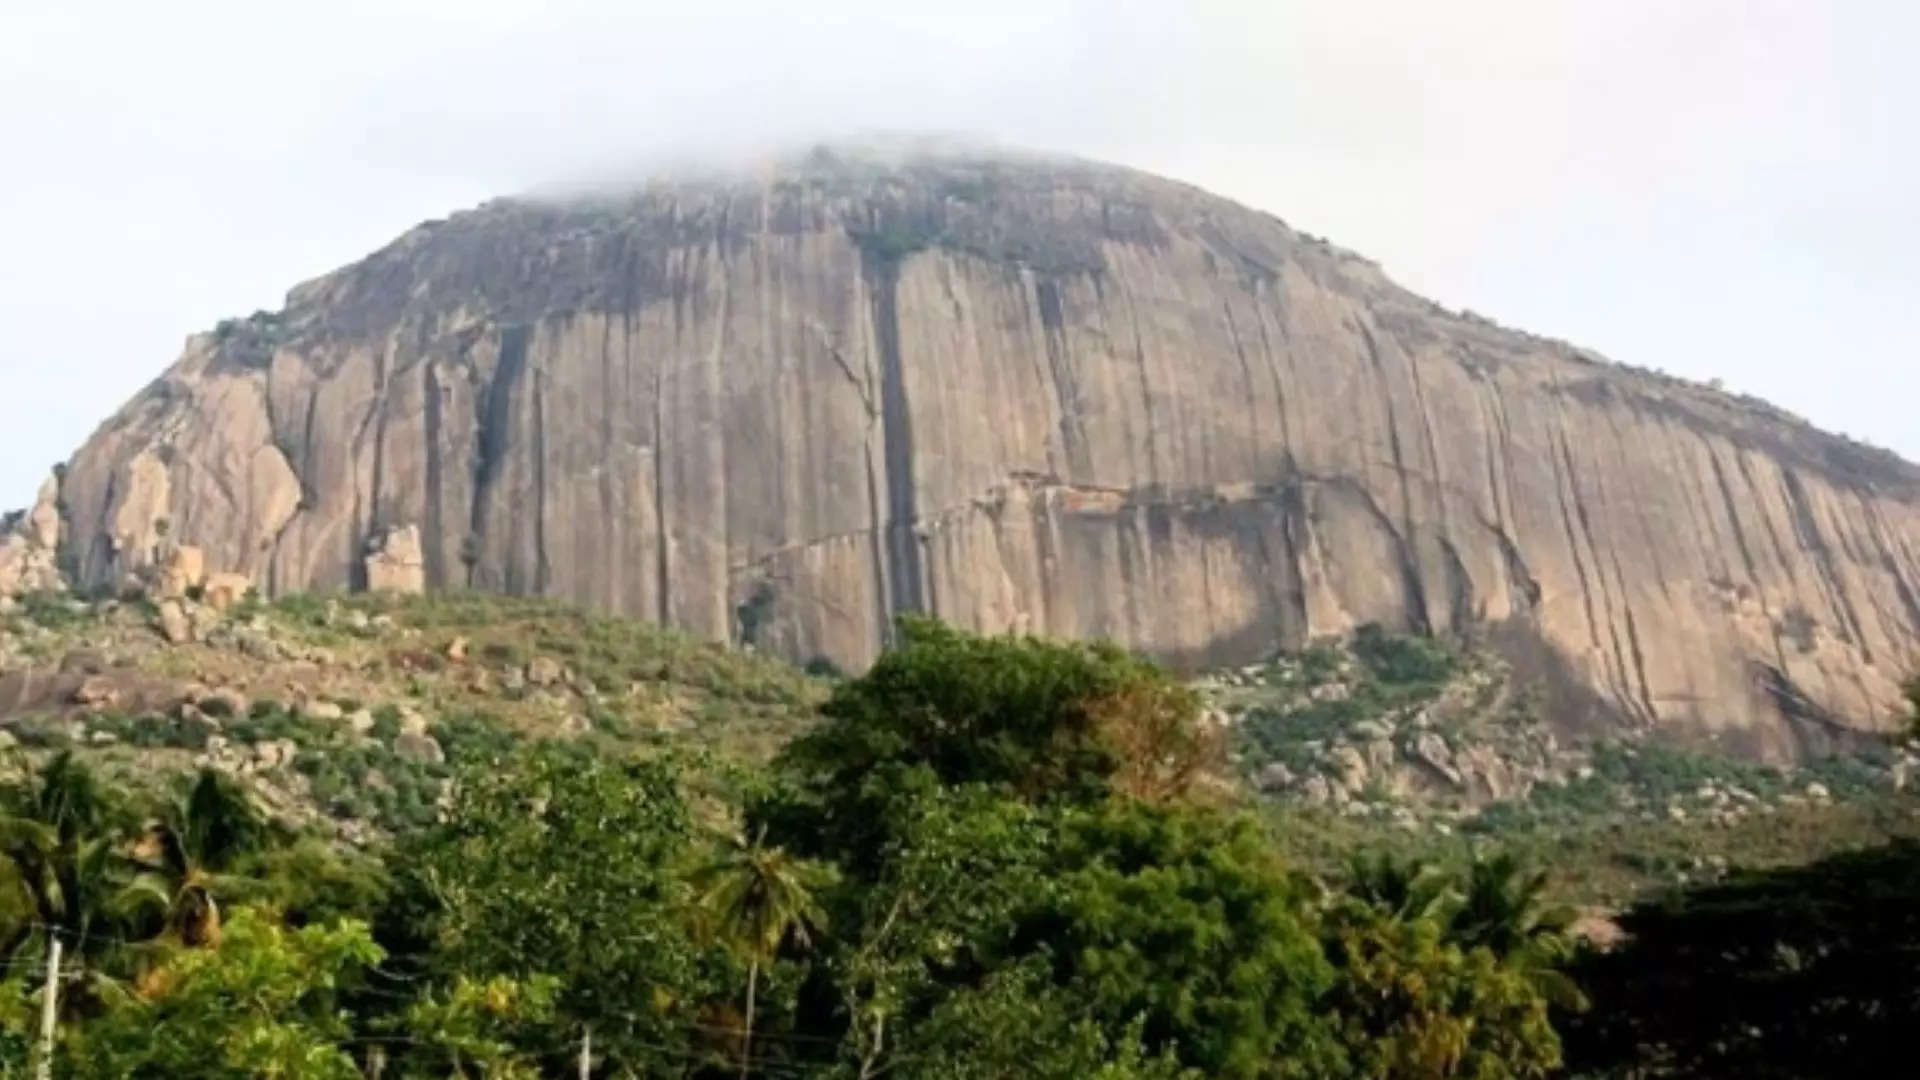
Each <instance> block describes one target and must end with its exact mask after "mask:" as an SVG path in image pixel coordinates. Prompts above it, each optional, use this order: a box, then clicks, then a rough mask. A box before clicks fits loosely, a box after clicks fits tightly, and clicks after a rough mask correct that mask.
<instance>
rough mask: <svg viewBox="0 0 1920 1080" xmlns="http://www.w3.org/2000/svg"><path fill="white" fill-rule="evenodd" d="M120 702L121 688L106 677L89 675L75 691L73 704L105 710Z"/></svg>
mask: <svg viewBox="0 0 1920 1080" xmlns="http://www.w3.org/2000/svg"><path fill="white" fill-rule="evenodd" d="M119 700H120V690H119V688H118V687H116V686H114V685H113V680H112V679H109V678H107V677H106V676H104V675H89V676H87V677H86V678H85V679H83V680H81V683H80V685H79V686H77V687H74V690H73V703H74V704H75V705H80V706H84V707H86V708H89V709H104V708H107V707H108V706H110V705H114V704H116V703H118V702H119Z"/></svg>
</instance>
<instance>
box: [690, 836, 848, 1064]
mask: <svg viewBox="0 0 1920 1080" xmlns="http://www.w3.org/2000/svg"><path fill="white" fill-rule="evenodd" d="M765 839H766V837H765V834H764V832H763V833H762V834H761V835H759V836H757V837H755V839H754V840H753V841H752V842H750V843H749V842H747V841H744V840H738V839H736V840H733V841H732V842H731V843H730V844H729V845H728V847H727V848H726V849H725V850H724V851H723V852H722V853H721V855H720V856H719V857H718V858H717V859H715V860H714V861H713V862H711V863H709V864H708V865H707V866H705V867H703V868H701V869H700V871H699V872H698V873H697V874H696V877H695V882H696V884H697V885H698V886H699V887H700V888H701V889H702V890H703V891H702V892H701V895H700V899H699V908H700V911H701V913H702V916H703V918H704V919H705V920H706V923H707V930H708V932H709V934H711V935H713V936H715V937H717V938H718V939H719V940H721V941H723V942H725V943H726V945H727V947H728V948H730V949H731V950H732V951H733V952H734V953H735V954H736V955H739V956H740V957H742V958H743V959H745V960H746V962H747V1016H746V1027H745V1035H744V1045H743V1048H742V1051H741V1055H740V1076H741V1077H742V1080H745V1077H746V1076H747V1075H748V1073H749V1071H750V1069H751V1067H752V1064H753V1009H754V1003H755V1002H754V998H755V995H756V994H757V993H758V991H759V988H760V969H761V968H762V967H763V966H765V965H768V964H771V963H772V962H773V958H774V955H775V954H776V953H778V952H779V951H780V946H781V943H782V942H784V941H786V940H787V939H788V938H789V937H791V938H792V939H793V941H794V942H795V944H797V945H799V946H800V947H801V948H808V947H810V946H811V944H812V937H811V935H812V934H814V933H816V932H818V931H819V930H821V929H823V928H825V926H826V924H827V916H826V913H825V912H824V911H822V910H821V908H820V905H819V903H818V902H817V901H816V900H815V899H814V896H813V894H814V890H815V889H817V888H819V887H820V886H821V885H822V884H823V883H824V882H825V881H826V879H827V875H826V872H825V869H824V868H823V867H821V866H819V865H818V864H814V863H808V862H806V861H804V860H801V859H796V858H794V857H793V856H791V855H789V854H787V853H786V852H785V851H783V850H782V849H780V848H777V847H768V846H766V843H765Z"/></svg>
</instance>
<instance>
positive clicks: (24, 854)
mask: <svg viewBox="0 0 1920 1080" xmlns="http://www.w3.org/2000/svg"><path fill="white" fill-rule="evenodd" d="M127 821H128V815H127V812H126V808H125V805H124V802H123V801H121V800H118V799H116V798H114V796H113V794H112V793H111V792H110V791H109V790H108V789H106V788H105V787H103V786H102V785H101V784H100V782H99V781H98V779H96V778H95V776H94V774H93V773H92V771H91V770H89V769H87V768H86V767H85V766H84V765H81V764H80V763H79V762H77V761H76V760H74V758H73V756H72V754H70V753H62V754H59V755H57V756H55V757H54V758H52V759H50V760H49V761H47V762H46V763H45V764H44V765H42V766H41V767H40V768H39V770H38V771H37V772H34V773H30V774H28V776H27V777H25V778H24V779H23V780H21V781H18V782H16V783H12V784H8V785H6V786H5V787H4V788H0V854H4V855H5V857H6V859H7V861H8V863H10V864H11V866H12V870H13V873H14V876H15V878H16V880H17V881H18V882H19V886H20V888H21V889H22V890H23V891H24V892H25V894H26V897H27V900H28V902H29V904H30V906H31V909H32V913H33V917H34V920H35V922H33V923H25V924H22V925H20V926H17V927H13V928H10V933H9V936H8V938H7V941H6V944H5V948H4V954H5V955H4V959H5V960H11V959H12V958H13V956H14V954H15V953H16V952H17V951H18V950H19V948H20V946H21V945H22V944H24V943H25V942H26V940H27V939H28V937H30V936H31V935H32V934H33V933H34V931H35V930H36V929H48V930H51V931H52V932H55V933H60V934H63V935H66V936H68V937H71V938H73V939H74V940H73V942H72V943H73V944H82V943H84V942H85V941H86V939H87V937H88V931H89V930H90V929H91V928H92V926H93V924H94V922H95V921H96V920H105V919H107V918H108V906H109V901H110V900H111V898H112V897H113V895H114V893H115V891H116V890H117V888H118V887H119V884H120V881H119V880H118V879H117V878H116V876H115V871H116V870H118V869H119V862H118V859H117V854H116V852H115V850H114V845H115V843H116V842H117V840H118V839H119V838H120V836H121V835H123V833H124V830H125V826H126V824H127ZM36 923H37V926H36Z"/></svg>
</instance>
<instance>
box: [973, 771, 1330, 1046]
mask: <svg viewBox="0 0 1920 1080" xmlns="http://www.w3.org/2000/svg"><path fill="white" fill-rule="evenodd" d="M1059 813H1060V815H1061V818H1062V821H1061V824H1060V826H1059V840H1058V842H1057V848H1056V850H1055V851H1054V852H1053V853H1052V855H1051V858H1050V863H1051V865H1049V866H1048V867H1047V868H1046V874H1045V880H1046V881H1047V886H1046V887H1045V888H1043V889H1041V890H1040V891H1039V892H1038V893H1037V895H1035V896H1034V897H1033V898H1032V899H1031V900H1030V901H1029V905H1028V908H1027V910H1026V911H1024V912H1023V913H1022V915H1021V917H1020V918H1019V921H1018V924H1017V926H1016V929H1015V932H1014V934H1013V936H1012V939H1011V941H1010V943H1009V945H1008V947H1007V952H1008V953H1009V954H1011V955H1012V956H1015V957H1018V956H1021V955H1024V954H1025V953H1026V952H1027V951H1029V950H1042V949H1044V950H1045V951H1046V952H1047V953H1049V954H1050V955H1051V956H1052V958H1053V959H1052V970H1053V972H1054V977H1055V981H1056V983H1057V985H1058V986H1059V988H1060V990H1061V992H1062V994H1063V995H1064V996H1065V998H1066V999H1067V1000H1069V1001H1072V1002H1074V1003H1076V1005H1075V1007H1076V1008H1077V1009H1079V1010H1081V1012H1080V1015H1081V1016H1083V1017H1085V1018H1087V1019H1090V1020H1093V1021H1095V1022H1097V1023H1098V1024H1099V1025H1100V1027H1101V1030H1102V1031H1104V1032H1105V1033H1106V1034H1107V1035H1108V1036H1109V1037H1110V1038H1118V1037H1119V1036H1120V1034H1121V1032H1123V1031H1124V1030H1125V1028H1126V1026H1127V1025H1128V1024H1130V1023H1133V1022H1135V1021H1138V1022H1140V1024H1141V1025H1142V1026H1141V1029H1140V1036H1141V1039H1142V1044H1143V1047H1144V1049H1145V1050H1146V1051H1147V1053H1148V1054H1149V1055H1159V1054H1161V1053H1170V1054H1172V1055H1174V1057H1175V1058H1177V1060H1178V1061H1179V1062H1180V1063H1181V1064H1183V1065H1185V1066H1189V1067H1192V1068H1195V1069H1198V1070H1199V1071H1200V1072H1202V1073H1203V1074H1205V1075H1206V1076H1209V1077H1217V1078H1221V1080H1234V1078H1249V1080H1251V1078H1268V1077H1292V1076H1301V1077H1305V1076H1315V1075H1319V1073H1318V1072H1317V1071H1316V1070H1320V1069H1323V1068H1325V1067H1326V1065H1327V1063H1328V1061H1329V1057H1328V1055H1329V1054H1330V1053H1331V1051H1332V1043H1331V1039H1330V1037H1329V1033H1328V1031H1327V1026H1326V1022H1325V1018H1324V1017H1323V1016H1321V1015H1319V1014H1318V1013H1317V1011H1316V1002H1317V1001H1318V999H1319V998H1320V996H1321V995H1322V994H1323V993H1324V992H1325V991H1326V990H1327V988H1328V987H1329V985H1330V984H1331V981H1332V975H1333V973H1332V971H1331V969H1330V968H1329V967H1328V965H1327V962H1326V960H1325V958H1324V957H1323V955H1322V953H1321V949H1320V945H1319V942H1318V940H1317V939H1316V936H1315V933H1314V929H1313V926H1312V924H1311V921H1310V913H1309V905H1308V903H1307V898H1306V897H1305V896H1304V895H1303V893H1302V891H1301V889H1300V887H1299V885H1298V883H1297V882H1296V879H1295V878H1294V877H1293V876H1292V875H1290V874H1288V873H1287V871H1286V869H1285V868H1284V867H1283V866H1281V865H1280V864H1279V863H1278V861H1277V860H1275V859H1274V858H1273V856H1272V854H1271V853H1270V851H1269V850H1268V849H1267V847H1266V845H1265V843H1264V842H1263V840H1262V838H1261V836H1260V834H1259V831H1258V830H1257V828H1255V826H1254V825H1253V824H1252V823H1251V822H1250V821H1248V820H1246V819H1244V818H1240V817H1236V816H1230V815H1225V814H1220V813H1216V812H1212V811H1206V810H1200V809H1193V808H1186V807H1155V806H1149V805H1144V804H1140V803H1135V802H1126V801H1116V802H1112V803H1108V804H1105V805H1102V806H1097V807H1090V808H1078V807H1069V808H1063V809H1062V810H1061V811H1059Z"/></svg>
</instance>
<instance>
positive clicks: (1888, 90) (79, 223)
mask: <svg viewBox="0 0 1920 1080" xmlns="http://www.w3.org/2000/svg"><path fill="white" fill-rule="evenodd" d="M1916 57H1920V5H1916V4H1912V3H1909V2H1907V0H1792V2H1782V0H1678V2H1676V0H1577V2H1576V0H1452V2H1448V3H1434V2H1432V0H1338V2H1334V0H1314V2H1304V0H1301V2H1296V0H1237V2H1235V0H1217V2H1215V0H1188V2H1184V3H1182V2H1177V0H1165V2H1160V3H1127V2H1125V0H1084V2H1083V0H1021V2H1018V3H1000V2H997V0H962V2H957V3H935V4H916V3H909V2H903V0H884V2H864V0H863V2H835V0H813V2H806V0H789V2H784V3H749V2H744V0H696V2H693V3H688V2H687V0H674V2H672V3H669V4H654V3H649V2H646V0H628V2H624V3H622V2H617V0H606V2H602V3H587V2H555V3H546V4H536V3H530V2H508V0H458V2H447V3H439V2H409V0H383V2H380V3H357V2H341V0H331V2H326V3H320V2H310V3H284V2H273V0H249V2H245V3H213V2H195V0H170V2H166V3H151V2H144V0H143V2H139V3H132V2H128V3H114V4H106V3H97V2H91V3H90V2H87V0H66V2H64V3H59V4H56V3H53V2H52V0H0V507H4V506H12V505H20V504H23V503H24V502H26V501H27V500H28V499H30V498H31V495H32V492H33V489H34V487H35V485H36V484H37V483H38V482H39V480H40V479H41V478H42V477H43V476H44V475H45V473H46V471H47V468H48V466H49V465H50V464H51V463H52V462H54V461H55V460H59V459H63V458H65V457H66V456H67V455H68V454H69V453H70V452H71V451H72V450H73V448H74V447H75V446H76V445H77V444H78V443H79V442H80V441H81V440H82V439H83V438H85V436H86V435H87V433H88V432H89V431H91V430H92V428H93V427H94V425H95V424H97V423H98V422H99V421H100V420H101V419H103V418H105V416H106V415H107V414H108V413H110V412H111V411H112V410H114V409H115V408H117V407H118V406H119V405H120V404H121V403H122V402H123V401H124V400H125V399H126V398H127V397H129V396H130V395H131V394H132V393H133V392H134V391H135V390H137V389H138V388H139V387H140V386H142V385H143V384H144V383H146V382H147V381H148V380H149V379H151V378H152V377H153V376H154V375H156V374H157V373H159V372H160V371H161V370H162V369H163V368H164V367H165V366H166V365H167V364H169V363H171V362H172V360H173V359H174V357H175V356H176V355H177V353H178V351H179V348H180V345H181V343H182V341H183V339H184V338H185V336H186V335H187V334H188V333H190V332H192V331H194V330H197V329H204V328H206V327H209V326H211V325H212V324H213V323H214V322H215V321H217V320H218V319H220V318H222V317H224V316H227V315H232V314H244V313H246V312H249V311H252V310H254V309H256V308H263V307H264V308H275V307H278V306H279V304H280V300H281V298H282V296H283V295H284V293H285V290H286V289H287V287H288V286H290V285H292V284H294V283H295V282H297V281H300V280H303V279H305V278H308V277H312V276H314V275H316V274H318V273H321V272H323V271H326V270H329V269H331V268H333V267H335V266H338V265H341V264H343V263H346V262H350V261H352V260H354V259H356V258H358V257H360V256H361V255H363V254H365V253H367V252H369V251H371V250H372V249H374V248H375V247H378V246H379V245H381V244H383V243H385V242H386V241H387V240H389V239H391V238H392V237H393V236H394V235H396V234H398V233H399V232H400V231H402V230H403V229H405V228H407V227H408V226H410V225H412V224H414V223H416V222H418V221H420V220H422V219H424V218H428V217H438V216H442V215H444V214H445V213H446V212H447V211H449V210H452V209H455V208H459V207H462V206H466V205H470V204H473V203H476V202H478V201H480V200H482V199H484V198H487V197H488V196H491V195H496V194H505V193H512V192H514V191H517V190H523V189H526V188H528V187H532V186H536V185H540V184H543V183H550V182H555V181H565V180H569V179H573V178H578V177H581V176H583V175H591V174H595V173H601V172H605V171H606V170H609V169H615V168H624V167H628V166H629V165H630V163H632V162H635V161H640V160H645V159H647V158H648V157H650V156H652V155H656V154H659V153H661V152H683V151H685V150H687V149H688V148H694V149H698V148H701V147H721V148H727V149H734V148H738V147H740V146H743V145H753V144H756V143H762V142H766V143H776V142H777V143H787V142H791V141H793V140H796V139H811V138H818V137H831V136H834V135H837V134H844V133H848V132H855V131H861V130H871V129H895V130H919V129H929V130H937V131H945V132H964V133H970V134H974V135H978V136H982V137H989V138H996V139H999V140H1002V141H1006V142H1010V143H1014V144H1018V145H1026V146H1032V147H1036V148H1041V149H1056V150H1064V151H1070V152H1075V153H1079V154H1083V155H1087V156H1090V157H1097V158H1104V159H1109V160H1114V161H1118V162H1122V163H1125V164H1129V165H1133V166H1137V167H1140V168H1143V169H1148V170H1152V171H1155V172H1160V173H1164V174H1168V175H1171V176H1175V177H1178V178H1180V179H1184V180H1188V181H1192V182H1194V183H1197V184H1200V185H1202V186H1204V187H1207V188H1211V189H1213V190H1215V191H1218V192H1220V193H1222V194H1225V195H1229V196H1232V197H1234V198H1236V199H1239V200H1241V201H1243V202H1246V203H1249V204H1252V205H1254V206H1257V207H1260V208H1262V209H1265V210H1269V211H1272V212H1274V213H1276V214H1278V215H1279V216H1281V217H1282V218H1284V219H1286V220H1287V221H1288V222H1290V223H1291V224H1293V225H1295V226H1297V227H1299V228H1303V229H1306V230H1308V231H1311V232H1314V233H1318V234H1322V235H1325V236H1328V237H1330V238H1331V239H1333V240H1334V241H1335V242H1337V243H1339V244H1341V245H1343V246H1346V247H1349V248H1352V249H1354V250H1357V251H1359V252H1361V253H1363V254H1366V255H1368V256H1371V257H1373V258H1375V259H1378V260H1379V261H1380V262H1381V263H1383V264H1384V265H1385V267H1386V268H1387V270H1388V272H1389V273H1391V274H1392V275H1393V276H1395V277H1396V278H1398V279H1399V280H1400V281H1401V282H1403V283H1405V284H1407V285H1408V286H1410V287H1412V288H1414V289H1416V290H1418V291H1421V292H1423V293H1426V294H1427V295H1429V296H1431V297H1433V298H1434V299H1437V300H1439V301H1441V302H1443V303H1446V304H1449V305H1452V306H1456V307H1470V308H1473V309H1474V310H1476V311H1480V312H1482V313H1484V314H1487V315H1490V316H1492V317H1494V318H1497V319H1499V320H1500V321H1502V322H1505V323H1507V324H1509V325H1515V326H1520V327H1524V328H1526V329H1530V330H1534V331H1537V332H1540V333H1546V334H1551V335H1553V336H1557V337H1564V338H1567V339H1569V340H1572V341H1574V342H1577V343H1579V344H1582V345H1585V346H1588V347H1592V348H1595V349H1598V350H1599V351H1601V352H1604V353H1606V354H1607V355H1609V356H1611V357H1613V358H1614V359H1617V360H1622V361H1627V362H1630V363H1635V364H1640V365H1644V366H1649V367H1658V368H1664V369H1666V370H1669V371H1673V372H1676V373H1681V374H1686V375H1690V376H1694V377H1698V378H1709V377H1715V376H1717V377H1721V378H1724V379H1725V380H1726V381H1727V383H1728V385H1729V386H1731V387H1733V388H1735V389H1739V390H1745V391H1749V392H1752V393H1756V394H1760V395H1762V396H1764V397H1767V398H1770V399H1772V400H1774V401H1776V402H1778V403H1780V404H1782V405H1785V406H1787V407H1788V408H1791V409H1793V410H1795V411H1797V412H1800V413H1802V414H1803V415H1806V416H1808V417H1810V418H1812V419H1813V420H1815V421H1816V422H1818V423H1821V424H1822V425H1824V426H1827V427H1830V428H1834V429H1837V430H1840V431H1844V432H1847V433H1849V434H1853V435H1856V436H1859V437H1863V438H1866V439H1869V440H1871V441H1874V442H1877V443H1880V444H1882V445H1886V446H1890V447H1892V448H1894V449H1897V450H1899V451H1901V452H1903V453H1905V454H1906V455H1908V456H1909V457H1920V426H1916V425H1915V424H1913V423H1912V422H1911V421H1910V417H1911V415H1912V413H1913V412H1914V410H1915V408H1916V405H1917V404H1920V364H1916V363H1915V355H1914V351H1915V350H1914V346H1913V341H1914V329H1913V327H1912V325H1911V323H1912V322H1913V320H1914V316H1915V315H1916V314H1920V210H1917V209H1916V207H1920V138H1917V137H1916V136H1917V135H1920V118H1916V114H1917V113H1920V62H1916Z"/></svg>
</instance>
